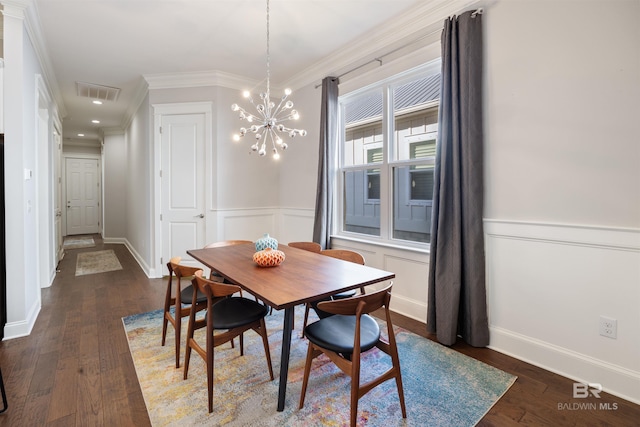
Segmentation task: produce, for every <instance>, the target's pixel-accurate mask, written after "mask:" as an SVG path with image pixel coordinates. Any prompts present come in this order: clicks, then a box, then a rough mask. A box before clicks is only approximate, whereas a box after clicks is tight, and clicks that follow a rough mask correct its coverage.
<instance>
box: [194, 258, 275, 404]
mask: <svg viewBox="0 0 640 427" xmlns="http://www.w3.org/2000/svg"><path fill="white" fill-rule="evenodd" d="M193 286H196V287H197V289H198V292H202V294H204V295H205V296H206V300H207V304H206V310H207V312H206V316H204V318H199V319H196V313H195V312H193V311H192V312H191V315H190V316H189V324H188V327H187V348H186V352H185V358H184V379H185V380H186V379H187V376H188V374H189V360H190V358H191V350H195V352H196V353H198V354H199V355H200V357H202V359H203V360H204V361H205V364H206V367H207V389H208V393H209V413H211V412H213V373H214V372H213V371H214V369H213V367H214V364H213V361H214V348H215V347H218V346H219V345H221V344H224V343H226V342H229V341H231V340H233V339H234V338H235V337H240V355H241V356H242V355H244V353H243V350H242V349H243V345H242V336H243V334H244V332H246V331H248V330H249V329H253V330H254V331H255V332H256V333H257V334H258V335H260V336H261V337H262V344H263V346H264V352H265V355H266V358H267V367H268V368H269V377H270V379H271V381H273V368H272V365H271V353H270V351H269V341H268V339H267V328H266V325H265V321H264V317H265V316H266V315H267V312H268V311H269V310H268V309H267V307H266V306H264V305H262V304H260V303H259V302H256V301H252V300H250V299H247V298H243V297H234V296H233V294H235V293H236V292H238V290H239V286H237V285H229V284H224V283H219V282H214V281H211V280H209V279H206V278H204V277H202V271H198V272H196V275H195V277H194V278H193ZM216 301H217V302H216ZM195 302H196V295H195V294H194V295H193V303H195ZM201 328H206V336H205V344H204V347H203V346H201V345H200V344H199V343H198V342H197V341H196V339H195V337H194V332H195V331H196V330H198V329H201ZM220 330H224V331H225V332H216V333H215V334H214V331H220Z"/></svg>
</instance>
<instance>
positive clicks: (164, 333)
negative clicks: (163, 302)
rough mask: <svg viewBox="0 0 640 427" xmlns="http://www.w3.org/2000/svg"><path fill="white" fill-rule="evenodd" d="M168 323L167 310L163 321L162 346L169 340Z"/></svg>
mask: <svg viewBox="0 0 640 427" xmlns="http://www.w3.org/2000/svg"><path fill="white" fill-rule="evenodd" d="M167 323H169V320H167V310H166V309H165V311H164V318H163V319H162V345H163V346H164V343H165V340H166V338H167Z"/></svg>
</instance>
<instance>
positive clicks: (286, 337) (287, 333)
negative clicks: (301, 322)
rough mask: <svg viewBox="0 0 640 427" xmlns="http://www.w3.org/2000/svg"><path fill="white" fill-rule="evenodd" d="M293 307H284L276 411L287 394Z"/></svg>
mask: <svg viewBox="0 0 640 427" xmlns="http://www.w3.org/2000/svg"><path fill="white" fill-rule="evenodd" d="M293 310H294V307H289V308H285V309H284V325H283V328H282V355H281V356H280V384H279V388H278V412H282V411H283V410H284V399H285V397H286V395H287V376H288V373H289V352H290V350H291V331H292V330H293V313H294V312H293Z"/></svg>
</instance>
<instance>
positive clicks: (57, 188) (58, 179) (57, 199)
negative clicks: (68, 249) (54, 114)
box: [53, 132, 62, 265]
mask: <svg viewBox="0 0 640 427" xmlns="http://www.w3.org/2000/svg"><path fill="white" fill-rule="evenodd" d="M54 138H55V146H54V150H53V170H54V172H53V179H54V183H53V212H54V214H55V219H54V227H55V250H56V265H58V263H59V262H60V258H61V257H62V168H61V167H60V162H61V160H62V140H61V138H60V135H59V134H58V133H57V132H56V133H55V134H54Z"/></svg>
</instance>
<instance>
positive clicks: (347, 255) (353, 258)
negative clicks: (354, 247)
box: [320, 249, 364, 265]
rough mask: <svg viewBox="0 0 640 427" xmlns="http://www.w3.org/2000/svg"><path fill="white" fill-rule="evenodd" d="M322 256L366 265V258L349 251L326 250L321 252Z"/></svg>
mask: <svg viewBox="0 0 640 427" xmlns="http://www.w3.org/2000/svg"><path fill="white" fill-rule="evenodd" d="M320 254H322V255H326V256H330V257H333V258H338V259H342V260H345V261H350V262H355V263H356V264H361V265H364V257H363V256H362V255H361V254H360V253H358V252H356V251H350V250H348V249H325V250H324V251H321V252H320Z"/></svg>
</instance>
